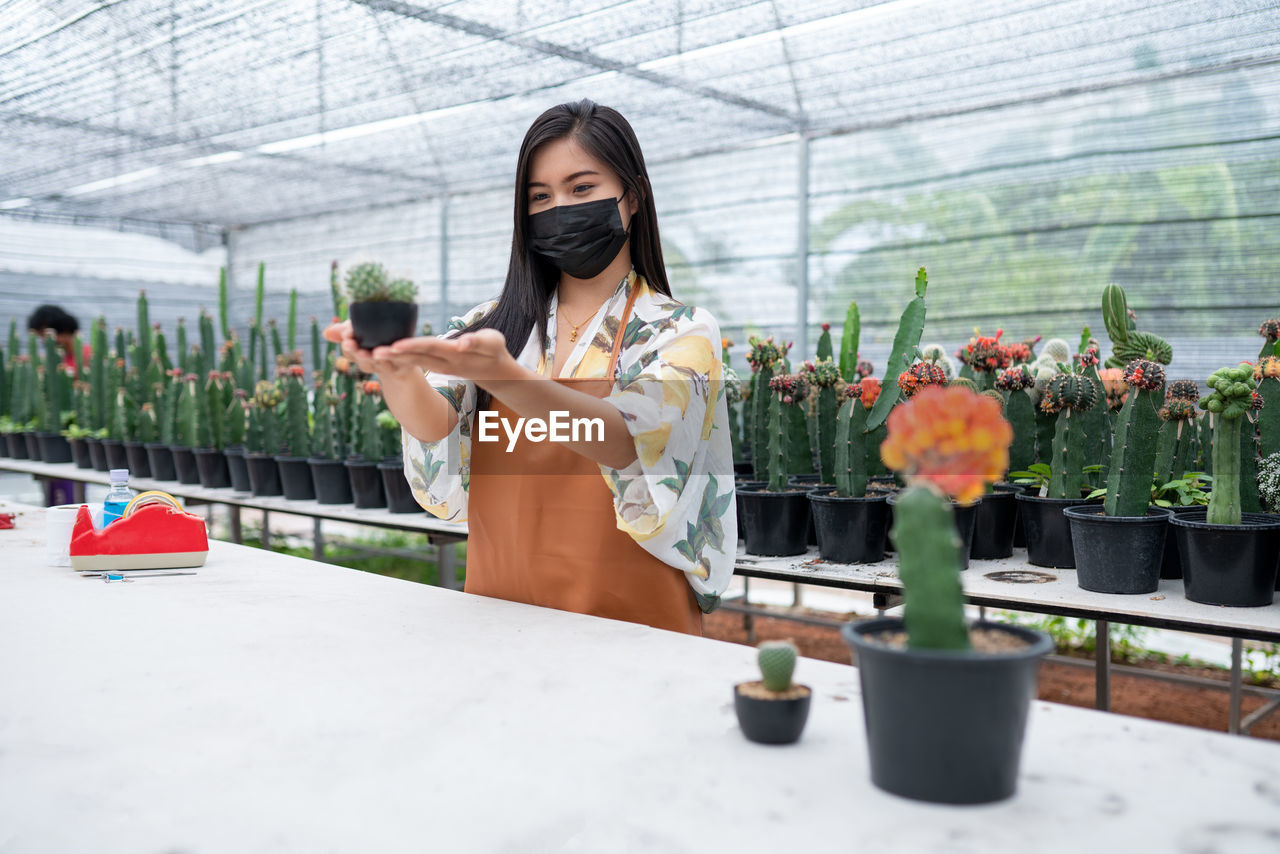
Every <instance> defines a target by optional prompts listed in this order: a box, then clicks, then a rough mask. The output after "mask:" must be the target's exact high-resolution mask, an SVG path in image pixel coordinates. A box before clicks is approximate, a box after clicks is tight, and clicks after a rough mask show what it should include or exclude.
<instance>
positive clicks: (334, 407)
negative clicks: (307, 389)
mask: <svg viewBox="0 0 1280 854" xmlns="http://www.w3.org/2000/svg"><path fill="white" fill-rule="evenodd" d="M312 405H313V410H312V422H311V454H312V456H313V457H318V458H319V459H323V460H340V459H342V458H343V457H345V456H346V453H347V449H346V445H345V443H344V442H343V441H342V435H341V433H340V432H339V424H338V422H339V417H340V416H339V414H338V399H337V398H336V397H335V396H334V395H333V394H332V393H331V392H330V391H329V390H328V389H327V388H326V387H325V385H324V383H323V382H317V383H316V388H315V396H314V398H313V402H312Z"/></svg>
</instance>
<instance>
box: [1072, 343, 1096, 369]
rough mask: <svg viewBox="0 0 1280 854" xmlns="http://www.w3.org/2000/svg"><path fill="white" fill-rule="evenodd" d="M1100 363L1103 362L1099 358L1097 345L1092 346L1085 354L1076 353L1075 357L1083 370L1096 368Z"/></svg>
mask: <svg viewBox="0 0 1280 854" xmlns="http://www.w3.org/2000/svg"><path fill="white" fill-rule="evenodd" d="M1099 361H1101V360H1100V359H1099V358H1098V345H1097V344H1090V345H1089V347H1088V348H1087V349H1086V350H1085V351H1084V352H1083V353H1076V355H1075V362H1076V364H1077V365H1079V366H1080V367H1082V368H1096V367H1097V366H1098V362H1099Z"/></svg>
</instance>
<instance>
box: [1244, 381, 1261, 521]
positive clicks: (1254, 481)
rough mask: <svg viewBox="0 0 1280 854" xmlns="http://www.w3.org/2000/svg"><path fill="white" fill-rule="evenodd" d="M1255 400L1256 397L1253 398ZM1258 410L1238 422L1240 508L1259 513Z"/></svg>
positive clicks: (1246, 511) (1256, 399) (1247, 511)
mask: <svg viewBox="0 0 1280 854" xmlns="http://www.w3.org/2000/svg"><path fill="white" fill-rule="evenodd" d="M1254 400H1255V402H1257V401H1258V398H1254ZM1259 414H1260V413H1258V412H1249V413H1246V414H1245V416H1244V418H1243V419H1242V421H1241V424H1240V509H1241V510H1243V511H1244V512H1245V513H1261V512H1262V499H1261V498H1260V497H1259V495H1258V423H1257V420H1256V419H1257V416H1258V415H1259Z"/></svg>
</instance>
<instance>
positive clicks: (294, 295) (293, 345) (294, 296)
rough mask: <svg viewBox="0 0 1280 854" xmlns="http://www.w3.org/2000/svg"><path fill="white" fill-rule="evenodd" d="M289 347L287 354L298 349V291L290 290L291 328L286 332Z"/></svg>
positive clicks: (295, 289)
mask: <svg viewBox="0 0 1280 854" xmlns="http://www.w3.org/2000/svg"><path fill="white" fill-rule="evenodd" d="M285 336H286V340H287V341H288V342H289V347H288V349H287V350H286V351H285V352H288V353H292V352H293V351H294V350H296V349H298V289H297V288H290V289H289V328H288V329H286V330H285Z"/></svg>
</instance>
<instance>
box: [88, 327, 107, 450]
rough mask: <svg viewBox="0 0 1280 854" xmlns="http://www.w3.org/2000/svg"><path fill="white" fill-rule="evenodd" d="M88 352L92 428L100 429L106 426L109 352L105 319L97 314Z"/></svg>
mask: <svg viewBox="0 0 1280 854" xmlns="http://www.w3.org/2000/svg"><path fill="white" fill-rule="evenodd" d="M90 338H91V339H92V340H91V343H90V353H89V386H90V388H92V389H93V424H92V425H91V426H92V428H93V429H94V430H101V429H103V428H104V427H106V426H107V413H108V411H109V409H110V407H109V406H108V404H107V400H108V399H109V397H108V396H109V392H110V389H109V387H108V385H107V360H108V359H109V358H110V355H111V354H110V353H109V352H108V350H107V319H106V318H105V317H102V316H99V317H98V319H97V320H95V321H94V322H93V331H92V333H91V335H90Z"/></svg>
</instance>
